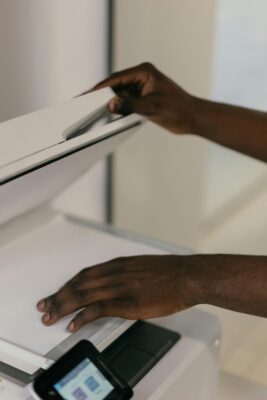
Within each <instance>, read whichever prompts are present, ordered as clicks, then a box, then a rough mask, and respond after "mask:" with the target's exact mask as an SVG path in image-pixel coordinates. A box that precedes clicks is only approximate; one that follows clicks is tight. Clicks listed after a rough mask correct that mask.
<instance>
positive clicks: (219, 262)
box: [189, 255, 267, 317]
mask: <svg viewBox="0 0 267 400" xmlns="http://www.w3.org/2000/svg"><path fill="white" fill-rule="evenodd" d="M189 257H191V259H190V264H191V265H192V269H191V272H192V273H190V272H189V275H190V279H191V281H192V287H194V288H195V290H194V292H195V294H196V297H197V299H196V304H200V303H206V304H211V305H214V306H219V307H223V308H228V309H230V310H233V311H238V312H243V313H248V314H255V315H259V316H263V317H267V256H239V255H236V256H235V255H196V256H189Z"/></svg>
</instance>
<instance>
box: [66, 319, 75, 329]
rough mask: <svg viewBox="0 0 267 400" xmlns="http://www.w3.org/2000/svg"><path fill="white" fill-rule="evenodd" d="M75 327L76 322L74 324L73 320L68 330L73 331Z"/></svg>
mask: <svg viewBox="0 0 267 400" xmlns="http://www.w3.org/2000/svg"><path fill="white" fill-rule="evenodd" d="M74 328H75V324H74V322H73V321H71V322H70V324H69V325H68V327H67V331H69V332H73V331H74Z"/></svg>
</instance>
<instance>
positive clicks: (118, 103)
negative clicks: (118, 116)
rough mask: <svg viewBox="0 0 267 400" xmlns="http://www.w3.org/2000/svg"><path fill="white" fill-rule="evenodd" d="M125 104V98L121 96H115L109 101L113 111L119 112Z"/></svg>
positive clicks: (110, 108)
mask: <svg viewBox="0 0 267 400" xmlns="http://www.w3.org/2000/svg"><path fill="white" fill-rule="evenodd" d="M122 104H123V100H122V99H121V98H120V97H115V98H114V99H112V100H111V102H110V103H109V110H110V112H112V113H117V112H119V111H120V109H121V107H122Z"/></svg>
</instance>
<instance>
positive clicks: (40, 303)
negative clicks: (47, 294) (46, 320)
mask: <svg viewBox="0 0 267 400" xmlns="http://www.w3.org/2000/svg"><path fill="white" fill-rule="evenodd" d="M37 308H38V310H40V311H43V310H44V309H45V300H44V299H43V300H40V301H38V303H37Z"/></svg>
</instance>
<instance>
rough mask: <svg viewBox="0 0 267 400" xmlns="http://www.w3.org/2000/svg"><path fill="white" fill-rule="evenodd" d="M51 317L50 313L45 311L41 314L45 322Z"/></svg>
mask: <svg viewBox="0 0 267 400" xmlns="http://www.w3.org/2000/svg"><path fill="white" fill-rule="evenodd" d="M50 319H51V315H50V313H46V314H44V315H43V318H42V321H43V322H44V323H45V324H46V323H47V322H49V321H50Z"/></svg>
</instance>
